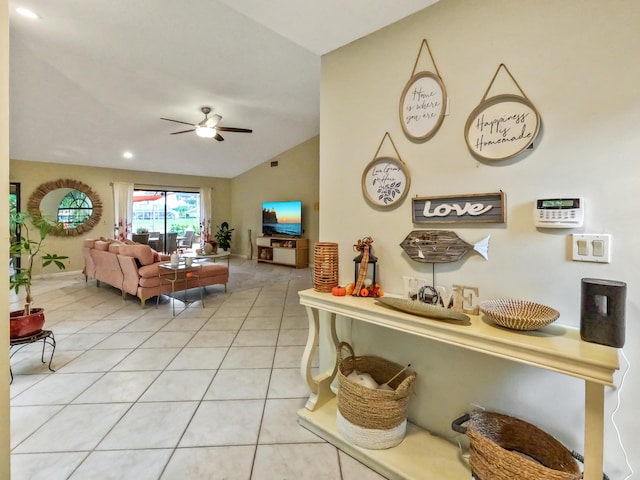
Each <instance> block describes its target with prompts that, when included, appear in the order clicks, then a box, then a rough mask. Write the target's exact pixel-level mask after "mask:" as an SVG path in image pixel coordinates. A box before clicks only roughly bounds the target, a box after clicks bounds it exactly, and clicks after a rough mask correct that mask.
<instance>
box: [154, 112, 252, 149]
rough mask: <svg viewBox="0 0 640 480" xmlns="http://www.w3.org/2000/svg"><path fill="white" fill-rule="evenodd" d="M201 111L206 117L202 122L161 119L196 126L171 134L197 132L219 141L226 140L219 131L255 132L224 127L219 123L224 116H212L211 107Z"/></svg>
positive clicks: (201, 135) (247, 129) (199, 134)
mask: <svg viewBox="0 0 640 480" xmlns="http://www.w3.org/2000/svg"><path fill="white" fill-rule="evenodd" d="M200 111H201V112H202V113H204V119H203V120H202V121H201V122H200V123H189V122H182V121H180V120H173V119H171V118H160V120H166V121H168V122H175V123H184V124H185V125H191V126H192V127H194V128H190V129H189V130H181V131H179V132H173V133H171V135H178V134H180V133H187V132H196V135H198V136H199V137H203V138H215V139H216V140H218V141H219V142H222V141H223V140H224V138H223V137H222V135H220V133H219V132H238V133H251V132H253V130H251V129H249V128H235V127H222V126H220V125H218V123H219V122H220V120H222V117H221V116H220V115H218V114H214V115H211V117H209V114H210V113H211V108H210V107H202V108H201V109H200Z"/></svg>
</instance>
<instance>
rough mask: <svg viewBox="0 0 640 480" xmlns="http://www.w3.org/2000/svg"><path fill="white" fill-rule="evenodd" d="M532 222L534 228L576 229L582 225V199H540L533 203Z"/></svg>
mask: <svg viewBox="0 0 640 480" xmlns="http://www.w3.org/2000/svg"><path fill="white" fill-rule="evenodd" d="M533 222H534V224H535V226H536V227H544V228H576V227H581V226H582V224H583V223H584V199H583V198H581V197H572V198H567V197H565V198H542V199H538V200H536V202H535V206H534V212H533Z"/></svg>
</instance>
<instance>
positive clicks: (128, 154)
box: [122, 152, 133, 158]
mask: <svg viewBox="0 0 640 480" xmlns="http://www.w3.org/2000/svg"><path fill="white" fill-rule="evenodd" d="M122 156H123V157H124V158H133V153H131V152H124V153H123V154H122Z"/></svg>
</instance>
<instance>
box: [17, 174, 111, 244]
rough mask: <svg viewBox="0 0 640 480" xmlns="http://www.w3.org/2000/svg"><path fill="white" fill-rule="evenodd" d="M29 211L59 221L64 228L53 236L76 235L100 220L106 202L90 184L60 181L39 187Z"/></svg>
mask: <svg viewBox="0 0 640 480" xmlns="http://www.w3.org/2000/svg"><path fill="white" fill-rule="evenodd" d="M27 210H28V211H29V213H31V214H32V215H35V216H39V217H44V218H46V219H47V220H51V221H53V222H57V223H58V224H59V225H60V226H59V227H58V228H54V229H52V230H51V232H50V233H51V234H52V235H57V236H59V237H67V236H76V235H81V234H83V233H86V232H88V231H89V230H91V229H92V228H93V227H94V226H95V225H96V224H97V223H98V222H99V221H100V217H102V201H101V200H100V197H99V196H98V194H97V193H95V192H94V191H93V190H92V189H91V187H89V186H88V185H86V184H84V183H82V182H78V181H77V180H69V179H66V180H63V179H60V180H56V181H53V182H47V183H43V184H42V185H40V186H39V187H38V188H36V190H35V191H34V192H33V193H32V194H31V197H29V202H28V203H27Z"/></svg>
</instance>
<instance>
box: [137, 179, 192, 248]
mask: <svg viewBox="0 0 640 480" xmlns="http://www.w3.org/2000/svg"><path fill="white" fill-rule="evenodd" d="M132 232H133V233H132V239H133V240H134V241H136V242H138V243H145V244H148V245H150V246H151V248H153V249H154V250H156V251H158V252H166V253H171V252H174V251H177V250H188V249H191V248H196V247H195V246H194V245H195V244H197V243H198V242H199V238H198V237H199V235H200V194H199V193H192V192H177V191H169V190H153V191H150V190H134V191H133V221H132Z"/></svg>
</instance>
